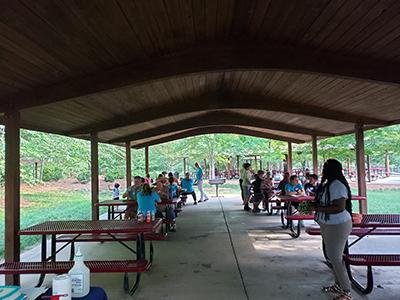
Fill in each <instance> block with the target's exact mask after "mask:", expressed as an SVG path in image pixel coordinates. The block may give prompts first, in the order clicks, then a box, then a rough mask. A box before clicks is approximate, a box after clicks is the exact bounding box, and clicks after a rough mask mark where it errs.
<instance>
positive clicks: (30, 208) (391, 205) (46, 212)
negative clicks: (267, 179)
mask: <svg viewBox="0 0 400 300" xmlns="http://www.w3.org/2000/svg"><path fill="white" fill-rule="evenodd" d="M204 187H205V190H206V193H207V194H208V195H209V196H212V195H215V186H210V185H208V184H205V185H204ZM196 192H197V191H196ZM219 193H220V194H221V195H224V194H236V195H240V188H239V185H238V184H232V183H227V184H224V185H222V186H220V188H219ZM353 193H354V194H356V192H355V191H353ZM21 197H22V198H23V199H24V200H26V203H27V204H28V205H27V206H25V207H22V208H21V228H26V227H28V226H31V225H34V224H38V223H41V222H43V221H46V220H85V219H87V220H88V219H90V217H91V209H90V207H91V203H90V201H91V200H90V192H88V191H48V192H40V193H31V194H29V193H24V194H22V195H21ZM109 198H110V193H109V192H103V193H101V194H100V199H102V200H106V199H109ZM354 211H355V212H357V211H358V205H354ZM105 212H106V209H105V208H102V209H101V210H100V213H105ZM368 212H369V213H384V214H389V213H393V214H400V189H390V190H371V191H368ZM39 239H40V237H39V236H22V237H21V249H22V250H24V249H28V248H30V247H32V246H34V245H36V244H37V243H38V242H39ZM3 253H4V210H0V257H3Z"/></svg>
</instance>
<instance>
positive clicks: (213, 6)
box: [205, 0, 218, 39]
mask: <svg viewBox="0 0 400 300" xmlns="http://www.w3.org/2000/svg"><path fill="white" fill-rule="evenodd" d="M217 10H218V1H217V0H215V1H206V2H205V15H206V33H207V37H208V38H209V39H213V38H215V37H216V36H217V34H216V33H217V15H218V14H217Z"/></svg>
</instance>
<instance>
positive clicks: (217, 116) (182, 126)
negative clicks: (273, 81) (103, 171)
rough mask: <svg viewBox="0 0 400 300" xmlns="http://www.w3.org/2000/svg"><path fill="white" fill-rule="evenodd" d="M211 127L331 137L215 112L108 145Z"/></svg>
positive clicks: (291, 126)
mask: <svg viewBox="0 0 400 300" xmlns="http://www.w3.org/2000/svg"><path fill="white" fill-rule="evenodd" d="M212 125H238V126H251V127H257V128H263V129H271V130H278V131H282V132H285V131H286V132H292V133H298V134H305V135H318V136H333V135H334V134H333V133H331V132H327V131H323V130H316V129H312V128H307V127H302V126H298V125H289V124H286V123H283V122H277V121H271V120H269V119H263V118H257V117H251V116H248V115H243V114H238V113H232V112H226V111H216V112H209V113H205V114H201V115H198V116H195V117H191V118H188V119H184V120H181V121H178V122H171V123H167V124H162V125H160V126H158V127H155V128H152V129H148V130H145V131H141V132H137V133H134V134H131V135H126V136H123V137H120V138H116V139H112V140H109V141H108V142H109V143H121V142H125V141H136V140H141V139H145V138H150V137H156V136H159V135H163V134H167V133H170V132H174V131H179V130H186V129H190V128H194V127H201V126H212Z"/></svg>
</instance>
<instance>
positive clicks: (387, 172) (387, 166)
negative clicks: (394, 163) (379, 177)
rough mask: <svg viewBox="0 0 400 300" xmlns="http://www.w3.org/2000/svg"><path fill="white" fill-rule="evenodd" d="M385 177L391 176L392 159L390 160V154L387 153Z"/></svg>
mask: <svg viewBox="0 0 400 300" xmlns="http://www.w3.org/2000/svg"><path fill="white" fill-rule="evenodd" d="M385 169H386V170H385V173H386V174H385V175H386V176H390V158H389V153H387V152H386V153H385Z"/></svg>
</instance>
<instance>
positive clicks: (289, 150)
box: [287, 142, 293, 175]
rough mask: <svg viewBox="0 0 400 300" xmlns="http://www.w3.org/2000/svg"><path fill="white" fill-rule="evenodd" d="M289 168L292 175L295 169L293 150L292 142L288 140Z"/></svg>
mask: <svg viewBox="0 0 400 300" xmlns="http://www.w3.org/2000/svg"><path fill="white" fill-rule="evenodd" d="M287 168H288V172H289V173H290V175H292V171H293V151H292V143H291V142H288V153H287Z"/></svg>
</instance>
